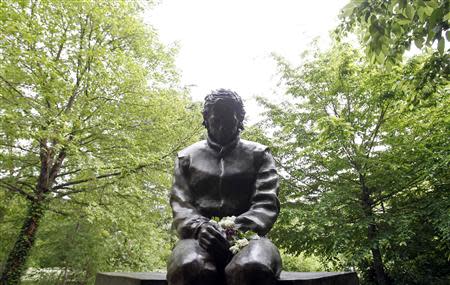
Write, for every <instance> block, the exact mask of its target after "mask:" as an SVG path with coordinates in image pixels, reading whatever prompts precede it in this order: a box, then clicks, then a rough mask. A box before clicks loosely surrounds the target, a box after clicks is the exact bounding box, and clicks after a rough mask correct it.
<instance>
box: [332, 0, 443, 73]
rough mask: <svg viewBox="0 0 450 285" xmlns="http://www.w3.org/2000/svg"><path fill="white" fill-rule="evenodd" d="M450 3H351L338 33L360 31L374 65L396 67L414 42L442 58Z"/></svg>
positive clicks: (411, 0)
mask: <svg viewBox="0 0 450 285" xmlns="http://www.w3.org/2000/svg"><path fill="white" fill-rule="evenodd" d="M449 11H450V3H449V2H448V1H445V0H428V1H422V0H391V1H381V0H351V1H350V2H349V3H348V4H347V5H346V6H345V7H344V8H343V9H342V11H341V14H340V18H341V21H342V22H341V25H340V27H339V28H338V31H339V33H340V34H341V35H342V34H345V33H346V32H349V31H357V33H358V34H359V35H360V36H361V42H362V44H363V46H364V47H365V50H366V54H367V55H369V57H370V59H371V60H372V61H373V62H380V63H387V64H388V65H392V64H395V63H397V62H399V61H401V58H402V55H403V53H404V52H405V50H408V49H409V48H410V46H411V44H412V43H414V44H415V45H416V47H417V48H419V49H423V48H425V47H431V46H432V44H433V43H436V46H435V48H436V49H437V51H438V53H439V54H440V55H441V56H443V55H444V54H445V53H446V49H445V45H446V42H447V44H448V42H449V41H450V38H449V37H450V31H449V28H450V24H449V23H450V13H449Z"/></svg>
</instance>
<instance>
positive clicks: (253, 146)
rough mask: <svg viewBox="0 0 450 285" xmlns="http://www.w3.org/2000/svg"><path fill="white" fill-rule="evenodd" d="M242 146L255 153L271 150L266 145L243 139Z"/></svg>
mask: <svg viewBox="0 0 450 285" xmlns="http://www.w3.org/2000/svg"><path fill="white" fill-rule="evenodd" d="M241 144H242V147H243V148H245V149H248V150H251V151H253V152H265V151H267V150H268V149H269V147H268V146H266V145H263V144H260V143H257V142H253V141H248V140H244V139H241Z"/></svg>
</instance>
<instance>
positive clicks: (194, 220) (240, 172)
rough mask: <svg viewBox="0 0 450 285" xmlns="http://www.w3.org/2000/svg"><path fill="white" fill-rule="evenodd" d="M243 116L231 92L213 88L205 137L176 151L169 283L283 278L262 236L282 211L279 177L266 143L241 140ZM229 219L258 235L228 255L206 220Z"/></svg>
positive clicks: (240, 283)
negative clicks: (175, 239) (176, 238)
mask: <svg viewBox="0 0 450 285" xmlns="http://www.w3.org/2000/svg"><path fill="white" fill-rule="evenodd" d="M244 115H245V111H244V107H243V104H242V100H241V98H240V97H239V95H237V94H236V93H235V92H233V91H230V90H226V89H219V90H216V91H214V92H212V93H211V94H209V95H208V96H206V98H205V104H204V109H203V118H204V121H203V124H204V126H205V127H206V129H207V130H208V139H207V140H204V141H200V142H197V143H195V144H193V145H191V146H189V147H187V148H185V149H184V150H182V151H180V152H179V153H178V157H177V159H176V162H175V181H174V184H173V188H172V192H171V196H170V204H171V206H172V211H173V218H174V220H173V224H174V227H175V228H176V231H177V233H178V235H179V238H180V240H179V241H178V243H177V244H176V246H175V248H174V250H173V252H172V256H171V258H170V260H169V263H168V270H167V271H168V272H167V280H168V283H169V285H188V284H189V285H191V284H192V285H203V284H205V285H206V284H227V285H250V284H255V285H256V284H258V285H265V284H275V282H276V279H277V278H278V277H279V275H280V271H281V258H280V254H279V252H278V249H277V248H276V247H275V245H273V244H272V242H271V241H270V240H269V239H267V238H265V237H264V236H265V235H266V234H267V233H268V232H269V231H270V229H271V228H272V226H273V224H274V223H275V221H276V219H277V216H278V213H279V210H280V203H279V201H278V197H277V195H278V175H277V172H276V169H275V163H274V160H273V158H272V155H271V154H270V152H269V150H268V148H267V147H266V146H264V145H261V144H259V143H256V142H251V141H246V140H243V139H240V137H239V133H240V131H241V130H243V120H244ZM227 216H236V219H235V224H236V226H237V228H238V229H239V230H240V231H243V232H245V231H253V232H255V233H257V234H258V235H259V236H260V237H261V238H259V239H255V240H251V241H250V242H249V244H248V245H247V246H245V247H244V248H242V249H241V250H240V251H239V252H237V253H236V254H235V255H233V254H232V253H231V251H230V249H229V248H230V244H229V242H228V240H227V239H226V237H225V235H224V234H223V232H222V231H220V229H219V228H218V227H217V224H216V223H213V222H212V221H211V218H212V217H219V218H222V217H227Z"/></svg>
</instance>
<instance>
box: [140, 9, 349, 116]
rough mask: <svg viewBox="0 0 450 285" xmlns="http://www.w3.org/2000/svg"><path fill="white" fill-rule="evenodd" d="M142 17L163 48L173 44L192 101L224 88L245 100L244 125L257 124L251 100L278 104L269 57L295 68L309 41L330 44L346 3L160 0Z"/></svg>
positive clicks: (278, 93)
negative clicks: (282, 59)
mask: <svg viewBox="0 0 450 285" xmlns="http://www.w3.org/2000/svg"><path fill="white" fill-rule="evenodd" d="M160 1H161V3H160V4H159V5H157V6H156V7H154V8H153V9H152V10H151V11H148V12H147V13H146V14H145V20H146V22H148V23H150V24H151V25H152V26H153V27H154V28H156V30H157V31H158V34H159V36H160V39H161V40H162V42H163V43H165V44H167V45H173V44H174V43H177V44H178V45H179V48H180V51H179V54H178V56H177V58H176V65H177V67H178V69H179V71H180V73H181V74H182V79H181V84H182V85H184V86H191V95H192V98H193V99H194V100H203V98H204V97H205V96H206V94H208V92H209V91H211V90H213V89H218V88H227V89H232V90H233V91H236V92H237V93H238V94H239V95H240V96H241V97H242V98H243V99H244V103H245V107H246V111H247V120H248V122H250V123H251V122H255V121H256V120H257V113H258V111H259V108H258V107H257V106H256V102H255V101H254V99H253V98H254V97H255V96H265V97H270V98H273V99H274V100H276V97H277V95H280V92H281V91H280V90H279V88H277V86H276V85H277V82H278V76H277V69H276V65H275V62H274V60H273V59H272V57H271V55H270V54H271V53H272V52H274V53H276V54H279V55H281V56H283V57H285V58H286V59H288V60H289V61H291V62H293V63H298V62H299V59H300V54H301V53H302V52H304V51H305V50H307V49H308V45H309V44H310V43H311V41H312V40H313V39H314V38H316V37H320V42H319V43H320V46H321V47H326V46H327V45H329V43H330V40H329V31H330V30H332V29H333V28H334V27H336V25H337V24H338V19H337V15H338V12H339V10H340V8H342V7H343V6H344V5H345V4H346V3H347V2H348V0H278V1H275V0H259V1H257V0H240V1H239V0H227V1H225V0H191V1H187V0H160Z"/></svg>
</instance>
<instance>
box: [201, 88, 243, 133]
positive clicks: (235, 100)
mask: <svg viewBox="0 0 450 285" xmlns="http://www.w3.org/2000/svg"><path fill="white" fill-rule="evenodd" d="M219 101H222V102H223V103H227V104H229V106H230V107H231V108H232V109H233V110H234V111H235V113H236V116H237V119H238V121H239V126H238V128H239V130H240V131H242V130H243V129H244V117H245V109H244V104H243V103H242V99H241V97H240V96H239V95H238V94H237V93H236V92H234V91H231V90H229V89H217V90H214V91H211V93H210V94H208V95H206V97H205V103H204V105H203V112H202V114H203V125H204V126H205V127H206V128H208V123H207V118H208V115H209V113H210V112H211V110H212V108H213V107H214V105H215V104H216V103H217V102H219Z"/></svg>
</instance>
